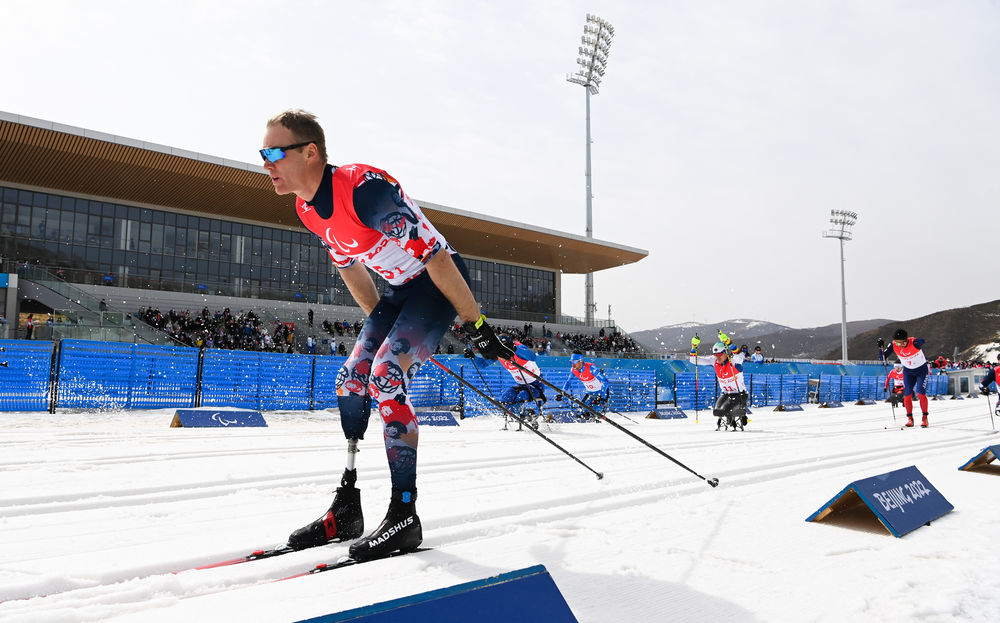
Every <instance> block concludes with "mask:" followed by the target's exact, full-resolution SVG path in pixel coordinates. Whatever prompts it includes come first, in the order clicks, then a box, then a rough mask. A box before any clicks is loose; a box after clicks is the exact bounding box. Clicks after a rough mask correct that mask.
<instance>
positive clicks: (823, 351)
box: [631, 300, 1000, 361]
mask: <svg viewBox="0 0 1000 623" xmlns="http://www.w3.org/2000/svg"><path fill="white" fill-rule="evenodd" d="M898 328H903V329H905V330H906V331H907V333H909V335H910V336H912V337H922V338H924V339H925V340H926V343H925V345H924V352H925V353H926V355H927V357H928V358H935V357H937V356H938V355H944V356H945V357H948V358H953V359H954V358H957V359H970V360H976V359H980V360H983V361H996V360H997V356H998V355H1000V300H997V301H992V302H989V303H982V304H979V305H973V306H970V307H961V308H956V309H949V310H945V311H940V312H935V313H933V314H928V315H927V316H922V317H920V318H914V319H911V320H888V319H884V318H879V319H874V320H856V321H852V322H848V323H847V355H848V357H849V358H850V359H851V360H871V359H875V358H876V357H877V354H876V340H877V339H878V338H879V337H882V338H883V339H885V340H886V341H887V342H888V341H889V340H890V339H891V338H892V334H893V333H894V332H895V331H896V329H898ZM719 329H721V330H723V331H725V332H726V333H727V334H729V336H730V337H732V339H733V342H735V343H736V344H737V345H739V344H746V345H747V346H749V347H750V350H751V351H753V348H754V347H755V346H760V347H761V352H762V353H763V354H764V357H766V358H768V359H771V358H772V357H775V358H787V359H822V360H836V359H840V357H841V343H840V323H839V322H838V323H836V324H829V325H825V326H822V327H811V328H807V329H793V328H791V327H786V326H784V325H779V324H774V323H771V322H765V321H760V320H745V319H734V320H724V321H722V322H717V323H708V324H702V323H697V322H684V323H680V324H674V325H667V326H664V327H660V328H659V329H649V330H646V331H636V332H634V333H631V336H632V338H633V339H635V340H636V341H637V342H639V343H640V344H641V345H642V346H643V347H645V348H646V349H648V350H649V351H650V352H654V353H661V354H668V353H671V354H675V355H676V354H682V353H687V352H688V351H689V350H690V348H691V337H692V336H694V334H695V333H697V334H699V336H700V337H701V339H702V342H703V344H702V350H703V351H704V352H708V350H709V349H711V345H712V344H713V343H714V342H715V341H716V332H717V331H718V330H719Z"/></svg>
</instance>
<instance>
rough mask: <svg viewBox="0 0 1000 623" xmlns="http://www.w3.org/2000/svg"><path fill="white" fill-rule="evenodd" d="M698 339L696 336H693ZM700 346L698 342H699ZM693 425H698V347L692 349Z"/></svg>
mask: <svg viewBox="0 0 1000 623" xmlns="http://www.w3.org/2000/svg"><path fill="white" fill-rule="evenodd" d="M694 336H695V337H698V334H697V333H695V334H694ZM699 344H700V342H699ZM694 423H695V424H697V423H698V347H697V346H695V347H694Z"/></svg>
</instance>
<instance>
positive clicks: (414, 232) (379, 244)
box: [295, 164, 450, 285]
mask: <svg viewBox="0 0 1000 623" xmlns="http://www.w3.org/2000/svg"><path fill="white" fill-rule="evenodd" d="M371 179H380V180H385V181H386V182H388V183H390V184H392V185H393V186H395V187H396V188H397V189H398V191H399V196H400V197H402V199H403V201H404V202H405V203H406V207H407V208H408V209H409V211H410V212H412V215H413V217H414V218H415V219H416V222H415V223H413V222H411V221H408V220H407V219H406V218H404V217H402V216H400V218H399V219H397V221H398V222H393V223H387V224H386V225H385V227H386V231H379V230H376V229H372V228H371V227H369V226H367V225H365V224H364V223H362V222H361V219H360V218H358V215H357V212H356V211H355V208H354V189H355V188H357V187H358V186H360V185H362V184H364V183H365V182H366V181H368V180H371ZM332 195H333V214H332V215H330V218H326V219H324V218H322V217H320V216H319V215H317V214H316V210H314V209H313V208H312V206H310V205H309V204H307V203H306V202H305V200H303V199H302V198H300V197H296V199H295V212H296V214H298V217H299V220H300V221H302V224H303V225H305V226H306V229H308V230H309V231H311V232H312V233H314V234H316V236H318V237H319V239H320V240H322V241H323V244H324V245H325V246H326V248H327V252H328V253H329V254H330V259H331V260H333V263H334V264H335V265H336V266H337V267H338V268H347V267H348V266H351V265H352V264H354V262H355V261H358V262H361V263H362V264H364V265H365V266H367V267H368V268H370V269H371V270H372V271H373V272H376V273H378V274H379V275H381V276H382V277H383V278H384V279H385V280H386V281H388V282H389V283H391V284H392V285H400V284H403V283H406V282H407V281H409V280H410V279H413V278H414V277H416V276H418V275H420V273H422V272H424V262H426V261H427V260H428V259H430V254H431V251H432V250H433V249H434V248H435V247H438V245H440V246H439V248H440V249H441V250H442V251H448V252H450V249H449V247H448V243H447V242H446V241H445V239H444V236H442V235H441V234H440V233H438V231H437V230H436V229H435V228H434V226H433V225H431V223H430V221H428V220H427V218H426V217H425V216H424V215H423V212H421V211H420V208H419V207H418V206H417V204H416V203H414V202H413V201H412V200H410V198H409V197H407V196H406V194H405V193H404V192H403V189H402V187H401V186H400V185H399V182H397V181H396V180H395V179H393V178H392V177H391V176H390V175H389V174H388V173H386V172H385V171H383V170H381V169H376V168H375V167H370V166H368V165H365V164H351V165H346V166H342V167H338V168H336V169H334V171H333V193H332Z"/></svg>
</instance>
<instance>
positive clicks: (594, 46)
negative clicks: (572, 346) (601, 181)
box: [566, 13, 615, 326]
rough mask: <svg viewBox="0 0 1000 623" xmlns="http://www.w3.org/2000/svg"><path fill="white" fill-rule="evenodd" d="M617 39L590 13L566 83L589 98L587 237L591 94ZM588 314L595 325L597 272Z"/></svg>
mask: <svg viewBox="0 0 1000 623" xmlns="http://www.w3.org/2000/svg"><path fill="white" fill-rule="evenodd" d="M614 36H615V29H614V27H613V26H612V25H611V24H610V23H608V22H607V21H606V20H604V19H601V18H600V17H597V16H596V15H591V14H590V13H587V23H586V24H584V25H583V37H581V38H580V43H581V44H582V45H581V46H580V48H579V53H580V55H579V56H578V57H577V59H576V63H577V65H580V68H579V69H578V70H577V72H576V73H575V74H573V75H567V76H566V80H568V81H569V82H572V83H574V84H579V85H580V86H582V87H583V90H584V93H586V97H587V172H586V177H587V237H588V238H593V237H594V230H593V218H592V214H593V204H592V200H593V194H592V193H591V187H590V95H591V93H593V94H594V95H597V90H598V88H599V87H600V86H601V79H602V78H603V77H604V70H605V68H606V67H607V64H608V54H610V53H611V39H613V38H614ZM585 289H586V311H585V312H584V319H585V322H586V323H587V325H588V326H592V325H593V324H594V312H595V311H596V309H595V308H596V306H595V305H594V273H587V277H586V285H585Z"/></svg>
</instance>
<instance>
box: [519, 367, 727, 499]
mask: <svg viewBox="0 0 1000 623" xmlns="http://www.w3.org/2000/svg"><path fill="white" fill-rule="evenodd" d="M511 363H513V364H514V365H515V366H517V367H518V368H521V370H524V371H525V372H527V373H528V374H531V376H533V377H535V378H536V379H538V380H539V381H541V382H542V384H543V385H546V386H548V387H550V388H552V390H553V391H555V392H557V393H559V394H561V395H562V396H564V397H566V398H568V399H569V400H571V401H573V402H575V403H576V404H577V405H579V406H581V407H583V408H584V409H586V410H588V411H590V412H591V413H593V414H594V415H596V416H597V417H599V418H601V419H602V420H604V421H605V422H607V423H608V424H611V425H612V426H614V427H615V428H617V429H618V430H620V431H622V432H623V433H625V434H626V435H628V436H629V437H632V438H633V439H635V440H636V441H638V442H639V443H641V444H643V445H644V446H646V447H647V448H649V449H650V450H653V451H654V452H656V453H657V454H660V455H662V456H664V457H666V458H668V459H670V460H671V461H673V462H674V463H676V464H677V465H679V466H680V467H683V468H684V469H686V470H687V471H689V472H691V473H692V474H694V475H695V476H697V477H698V478H701V479H702V480H704V481H705V482H707V483H708V484H709V485H710V486H712V487H718V486H719V479H718V478H705V477H704V476H702V475H701V474H699V473H698V472H696V471H694V470H693V469H691V468H690V467H688V466H687V465H685V464H683V463H681V462H680V461H678V460H677V459H675V458H674V457H672V456H670V455H669V454H667V453H666V452H664V451H663V450H660V449H659V448H657V447H656V446H654V445H653V444H651V443H649V442H648V441H646V440H645V439H643V438H642V437H640V436H639V435H636V434H635V433H633V432H632V431H630V430H629V429H627V428H625V427H624V426H622V425H621V424H619V423H618V422H615V421H614V420H612V419H610V418H609V417H608V416H606V415H604V414H603V413H599V412H597V411H595V410H594V409H591V408H590V407H589V406H587V405H586V404H584V403H582V402H580V401H579V400H577V399H576V398H575V397H573V396H572V395H571V394H567V393H566V392H564V391H563V390H561V389H559V388H558V387H556V386H555V385H553V384H552V383H549V382H548V381H546V380H545V379H543V378H542V377H540V376H538V375H537V374H534V373H532V372H531V370H528V369H526V368H524V367H523V366H521V365H520V364H518V363H517V362H516V361H511Z"/></svg>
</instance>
